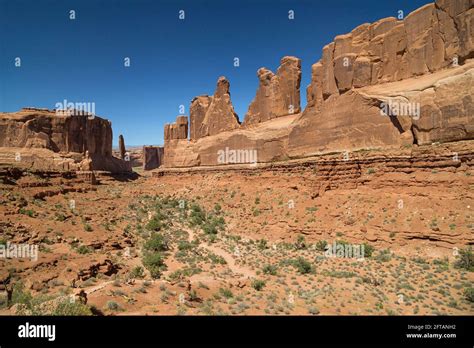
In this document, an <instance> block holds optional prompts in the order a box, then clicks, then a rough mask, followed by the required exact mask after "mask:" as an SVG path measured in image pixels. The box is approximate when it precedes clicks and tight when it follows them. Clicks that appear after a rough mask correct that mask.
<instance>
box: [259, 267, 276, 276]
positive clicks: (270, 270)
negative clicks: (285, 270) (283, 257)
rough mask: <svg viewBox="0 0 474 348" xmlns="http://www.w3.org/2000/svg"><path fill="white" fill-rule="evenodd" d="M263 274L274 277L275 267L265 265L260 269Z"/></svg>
mask: <svg viewBox="0 0 474 348" xmlns="http://www.w3.org/2000/svg"><path fill="white" fill-rule="evenodd" d="M262 271H263V273H264V274H270V275H276V274H277V266H275V265H265V266H264V267H263V269H262Z"/></svg>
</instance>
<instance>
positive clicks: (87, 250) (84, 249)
mask: <svg viewBox="0 0 474 348" xmlns="http://www.w3.org/2000/svg"><path fill="white" fill-rule="evenodd" d="M76 251H77V252H78V253H79V254H89V253H91V252H93V251H94V250H93V249H92V248H91V247H88V246H87V245H81V246H79V247H78V248H77V249H76Z"/></svg>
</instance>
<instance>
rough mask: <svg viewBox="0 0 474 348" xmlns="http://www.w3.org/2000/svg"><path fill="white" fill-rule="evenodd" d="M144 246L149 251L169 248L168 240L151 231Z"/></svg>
mask: <svg viewBox="0 0 474 348" xmlns="http://www.w3.org/2000/svg"><path fill="white" fill-rule="evenodd" d="M144 248H145V249H146V250H149V251H155V252H160V251H167V250H169V246H168V241H167V240H166V239H165V237H163V235H161V234H159V233H153V234H152V235H151V237H150V239H148V240H147V241H146V243H145V245H144Z"/></svg>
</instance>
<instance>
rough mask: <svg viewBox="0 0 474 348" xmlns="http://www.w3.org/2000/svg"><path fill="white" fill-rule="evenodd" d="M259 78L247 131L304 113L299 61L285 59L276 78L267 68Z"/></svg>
mask: <svg viewBox="0 0 474 348" xmlns="http://www.w3.org/2000/svg"><path fill="white" fill-rule="evenodd" d="M257 76H258V79H259V86H258V90H257V94H256V96H255V98H254V100H253V101H252V103H251V104H250V106H249V110H248V112H247V114H246V115H245V119H244V122H243V126H245V127H247V126H250V125H254V124H258V123H261V122H265V121H268V120H271V119H273V118H276V117H280V116H285V115H290V114H297V113H299V112H300V111H301V106H300V82H301V60H300V59H298V58H296V57H283V58H282V59H281V62H280V67H279V68H278V70H277V73H276V74H274V73H273V72H271V71H270V70H268V69H266V68H260V69H259V70H258V71H257Z"/></svg>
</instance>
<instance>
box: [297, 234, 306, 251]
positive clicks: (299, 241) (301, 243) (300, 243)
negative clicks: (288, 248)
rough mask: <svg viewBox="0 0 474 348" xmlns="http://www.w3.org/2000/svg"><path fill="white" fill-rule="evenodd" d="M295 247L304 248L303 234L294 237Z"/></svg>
mask: <svg viewBox="0 0 474 348" xmlns="http://www.w3.org/2000/svg"><path fill="white" fill-rule="evenodd" d="M295 248H296V249H298V250H302V249H306V241H305V239H304V236H302V235H299V236H298V237H297V238H296V243H295Z"/></svg>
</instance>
